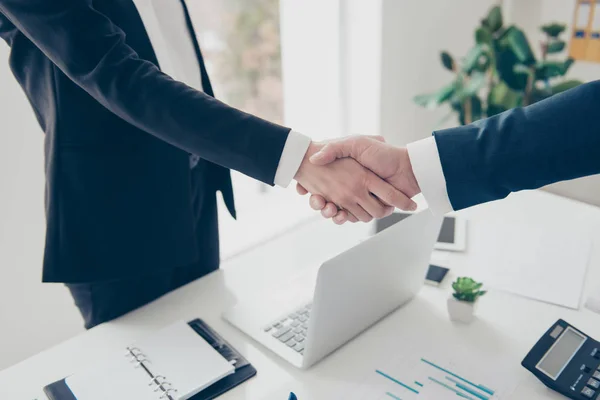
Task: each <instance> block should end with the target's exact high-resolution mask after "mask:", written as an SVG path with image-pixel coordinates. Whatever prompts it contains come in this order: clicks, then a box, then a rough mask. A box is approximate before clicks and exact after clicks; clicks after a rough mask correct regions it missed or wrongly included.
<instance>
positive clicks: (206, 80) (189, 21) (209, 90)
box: [180, 0, 215, 97]
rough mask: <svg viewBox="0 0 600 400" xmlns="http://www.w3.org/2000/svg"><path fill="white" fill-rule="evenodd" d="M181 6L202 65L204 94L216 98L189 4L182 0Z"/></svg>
mask: <svg viewBox="0 0 600 400" xmlns="http://www.w3.org/2000/svg"><path fill="white" fill-rule="evenodd" d="M180 1H181V5H182V6H183V11H184V13H185V21H186V24H187V28H188V32H189V33H190V38H191V39H192V42H193V43H194V49H195V50H196V57H198V63H199V64H200V74H201V78H202V88H203V90H204V93H206V94H208V95H209V96H213V97H214V95H215V94H214V93H213V89H212V85H211V84H210V79H209V78H208V73H207V72H206V66H205V65H204V58H203V57H202V52H201V51H200V45H199V44H198V38H197V37H196V32H195V30H194V25H193V24H192V19H191V17H190V13H189V11H188V8H187V4H186V3H185V0H180Z"/></svg>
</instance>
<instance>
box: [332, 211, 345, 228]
mask: <svg viewBox="0 0 600 400" xmlns="http://www.w3.org/2000/svg"><path fill="white" fill-rule="evenodd" d="M332 221H333V223H334V224H336V225H343V224H345V223H346V222H347V221H348V211H346V210H340V211H339V212H338V213H337V214H336V215H335V216H334V217H333V218H332Z"/></svg>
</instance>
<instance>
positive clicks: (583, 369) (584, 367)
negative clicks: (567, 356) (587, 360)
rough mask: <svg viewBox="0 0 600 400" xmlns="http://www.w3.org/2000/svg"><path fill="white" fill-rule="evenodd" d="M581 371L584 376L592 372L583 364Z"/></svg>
mask: <svg viewBox="0 0 600 400" xmlns="http://www.w3.org/2000/svg"><path fill="white" fill-rule="evenodd" d="M581 370H582V371H583V372H585V373H586V374H589V373H590V372H591V371H592V369H591V368H590V367H588V366H587V365H585V364H584V365H582V366H581Z"/></svg>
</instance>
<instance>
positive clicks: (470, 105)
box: [414, 6, 582, 125]
mask: <svg viewBox="0 0 600 400" xmlns="http://www.w3.org/2000/svg"><path fill="white" fill-rule="evenodd" d="M565 28H566V27H565V25H564V24H560V23H556V22H554V23H550V24H547V25H543V26H542V27H541V28H540V30H541V31H542V32H543V33H544V34H545V39H544V41H542V43H541V44H540V45H541V49H540V50H541V58H540V59H536V57H535V54H534V53H533V51H532V49H531V46H530V44H529V41H528V40H527V37H526V36H525V34H524V33H523V31H522V30H521V29H520V28H518V27H517V26H514V25H511V26H504V21H503V17H502V9H501V8H500V7H499V6H494V7H492V8H491V9H490V11H489V13H488V15H487V16H486V17H485V18H484V19H483V20H482V21H481V24H480V26H479V27H477V29H476V30H475V45H474V46H473V47H472V48H471V49H470V50H469V52H468V53H467V54H466V56H465V57H464V58H463V59H462V60H460V62H458V61H456V60H455V59H454V58H453V57H452V55H450V53H448V52H447V51H443V52H442V53H441V62H442V65H443V66H444V67H445V68H446V69H447V70H449V71H451V72H452V73H453V80H452V81H451V82H450V83H448V84H447V85H445V86H444V87H442V88H441V89H439V90H437V91H436V92H434V93H429V94H423V95H419V96H416V97H415V98H414V101H415V103H417V104H419V105H421V106H424V107H428V108H435V107H438V106H440V105H442V104H446V103H448V104H449V105H450V107H451V112H450V114H449V115H447V116H446V117H445V118H444V119H443V121H445V120H447V119H448V118H450V117H452V116H453V115H455V114H458V119H459V121H460V123H461V124H463V125H464V124H469V123H471V122H474V121H477V120H479V119H481V118H485V117H491V116H493V115H496V114H499V113H501V112H503V111H506V110H509V109H511V108H515V107H520V106H526V105H529V104H533V103H536V102H538V101H540V100H543V99H545V98H548V97H550V96H552V95H554V94H556V93H560V92H562V91H565V90H568V89H571V88H573V87H576V86H578V85H580V84H581V83H582V82H581V81H578V80H564V78H563V77H564V76H565V75H566V73H567V71H568V70H569V68H570V67H571V66H572V65H573V59H571V58H567V59H564V60H557V59H549V58H548V56H549V55H551V56H552V57H553V56H554V55H556V54H558V53H560V52H562V51H563V50H564V49H565V47H566V43H565V42H564V41H563V40H561V39H560V35H561V34H562V33H563V32H564V30H565ZM554 80H558V83H555V82H553V81H554ZM440 122H442V121H440Z"/></svg>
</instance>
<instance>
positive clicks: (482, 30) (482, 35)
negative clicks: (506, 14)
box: [475, 26, 492, 45]
mask: <svg viewBox="0 0 600 400" xmlns="http://www.w3.org/2000/svg"><path fill="white" fill-rule="evenodd" d="M475 43H477V44H487V45H491V44H492V32H490V30H489V29H488V28H487V27H485V26H480V27H479V28H477V30H476V31H475Z"/></svg>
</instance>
